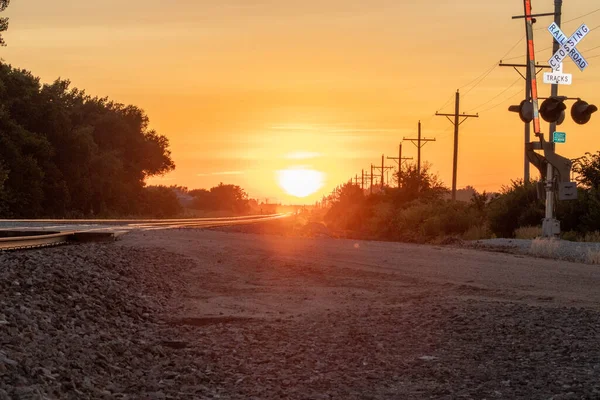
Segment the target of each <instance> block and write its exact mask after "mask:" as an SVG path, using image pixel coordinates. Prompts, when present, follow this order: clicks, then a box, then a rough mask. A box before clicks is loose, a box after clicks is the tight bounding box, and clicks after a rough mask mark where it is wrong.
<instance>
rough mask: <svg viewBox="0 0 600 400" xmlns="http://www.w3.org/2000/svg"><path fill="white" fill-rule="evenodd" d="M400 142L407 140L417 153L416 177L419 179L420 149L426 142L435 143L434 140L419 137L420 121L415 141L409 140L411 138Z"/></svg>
mask: <svg viewBox="0 0 600 400" xmlns="http://www.w3.org/2000/svg"><path fill="white" fill-rule="evenodd" d="M402 140H409V141H410V142H411V143H412V144H414V145H415V146H416V147H417V149H418V151H417V175H418V176H419V178H421V149H422V148H423V146H425V145H426V144H427V142H435V138H434V139H423V138H422V137H421V121H419V135H418V138H417V139H411V138H408V139H407V138H402Z"/></svg>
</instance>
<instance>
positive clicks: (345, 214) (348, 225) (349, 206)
mask: <svg viewBox="0 0 600 400" xmlns="http://www.w3.org/2000/svg"><path fill="white" fill-rule="evenodd" d="M373 198H374V197H373ZM371 212H372V210H371V207H369V206H368V205H367V199H366V198H365V195H364V193H363V191H362V189H361V188H360V187H358V186H356V185H353V184H351V183H347V184H345V185H343V186H342V187H341V189H340V191H339V195H338V196H337V198H336V200H335V201H334V203H333V205H332V206H331V208H330V209H329V211H328V212H327V214H325V217H324V219H325V222H326V223H327V224H328V225H329V226H331V227H333V228H336V229H341V230H354V231H359V230H361V229H362V227H363V226H364V224H365V221H366V219H367V218H368V217H369V216H370V214H371Z"/></svg>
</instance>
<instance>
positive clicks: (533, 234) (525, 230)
mask: <svg viewBox="0 0 600 400" xmlns="http://www.w3.org/2000/svg"><path fill="white" fill-rule="evenodd" d="M540 236H542V228H541V227H539V226H523V227H521V228H517V229H516V230H515V237H516V238H517V239H535V238H537V237H540Z"/></svg>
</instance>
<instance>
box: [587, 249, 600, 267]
mask: <svg viewBox="0 0 600 400" xmlns="http://www.w3.org/2000/svg"><path fill="white" fill-rule="evenodd" d="M587 261H588V263H590V264H596V265H599V264H600V250H592V249H589V250H588V257H587Z"/></svg>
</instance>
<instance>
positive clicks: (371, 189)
mask: <svg viewBox="0 0 600 400" xmlns="http://www.w3.org/2000/svg"><path fill="white" fill-rule="evenodd" d="M370 176H371V187H370V188H369V189H370V191H371V194H373V164H371V175H370Z"/></svg>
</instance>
